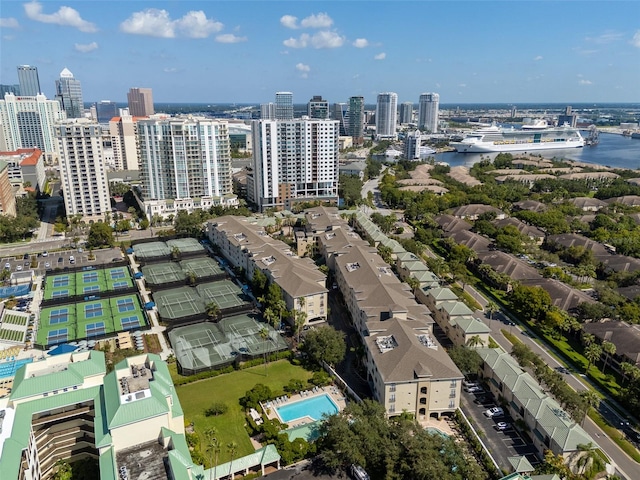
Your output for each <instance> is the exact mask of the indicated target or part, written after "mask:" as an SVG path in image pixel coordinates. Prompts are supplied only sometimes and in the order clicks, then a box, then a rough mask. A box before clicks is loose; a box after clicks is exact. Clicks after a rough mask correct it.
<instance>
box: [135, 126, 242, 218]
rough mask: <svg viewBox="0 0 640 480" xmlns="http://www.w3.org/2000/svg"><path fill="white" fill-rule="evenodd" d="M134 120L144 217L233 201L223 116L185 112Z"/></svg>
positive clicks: (235, 200)
mask: <svg viewBox="0 0 640 480" xmlns="http://www.w3.org/2000/svg"><path fill="white" fill-rule="evenodd" d="M137 126H138V134H137V138H138V155H139V162H140V173H141V175H140V177H141V179H142V183H143V187H142V192H143V201H144V205H145V210H146V213H147V215H148V216H149V218H152V217H153V216H154V215H160V216H162V217H166V216H168V215H175V214H176V213H177V211H178V210H187V211H188V212H191V211H193V210H195V209H207V208H210V207H212V206H215V205H226V206H229V205H236V204H237V197H236V196H234V195H233V194H232V183H231V148H230V142H229V130H228V125H227V122H222V121H217V120H210V119H207V118H200V117H187V118H169V119H149V120H147V119H145V120H139V121H138V123H137Z"/></svg>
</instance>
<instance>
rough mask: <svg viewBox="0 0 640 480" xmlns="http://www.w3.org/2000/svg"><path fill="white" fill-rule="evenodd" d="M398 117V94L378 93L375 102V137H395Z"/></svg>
mask: <svg viewBox="0 0 640 480" xmlns="http://www.w3.org/2000/svg"><path fill="white" fill-rule="evenodd" d="M397 119H398V95H397V94H396V93H393V92H385V93H379V94H378V103H377V104H376V137H377V138H378V139H381V138H392V139H394V138H396V123H397Z"/></svg>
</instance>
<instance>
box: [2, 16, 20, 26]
mask: <svg viewBox="0 0 640 480" xmlns="http://www.w3.org/2000/svg"><path fill="white" fill-rule="evenodd" d="M18 27H20V25H19V24H18V20H16V19H15V18H13V17H6V18H0V28H18Z"/></svg>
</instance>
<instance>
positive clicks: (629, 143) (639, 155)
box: [435, 132, 640, 169]
mask: <svg viewBox="0 0 640 480" xmlns="http://www.w3.org/2000/svg"><path fill="white" fill-rule="evenodd" d="M582 134H583V136H584V135H586V133H585V132H582ZM532 153H533V154H534V155H542V156H543V157H545V158H553V157H556V158H564V159H567V160H575V161H577V162H586V163H594V164H597V165H606V166H609V167H613V168H629V169H640V140H638V139H635V138H630V137H623V136H622V135H616V134H612V133H601V134H600V143H599V144H598V145H596V146H594V147H583V148H569V149H566V150H562V149H559V150H536V151H535V152H532ZM496 155H498V154H497V153H489V154H487V153H485V154H480V153H457V152H446V153H439V154H437V155H435V158H436V161H437V162H446V163H448V164H449V165H451V166H452V167H456V166H459V165H464V166H465V167H471V166H472V165H473V164H474V163H477V162H479V161H480V160H481V158H482V157H484V158H487V157H488V158H491V159H492V160H493V159H494V158H495V156H496ZM513 155H517V152H514V153H513Z"/></svg>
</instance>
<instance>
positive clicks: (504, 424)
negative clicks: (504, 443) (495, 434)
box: [495, 422, 509, 431]
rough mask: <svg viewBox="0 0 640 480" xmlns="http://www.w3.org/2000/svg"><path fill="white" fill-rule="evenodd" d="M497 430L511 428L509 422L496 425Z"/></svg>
mask: <svg viewBox="0 0 640 480" xmlns="http://www.w3.org/2000/svg"><path fill="white" fill-rule="evenodd" d="M495 428H496V430H501V431H502V430H506V429H507V428H509V424H508V423H507V422H498V423H496V427H495Z"/></svg>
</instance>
